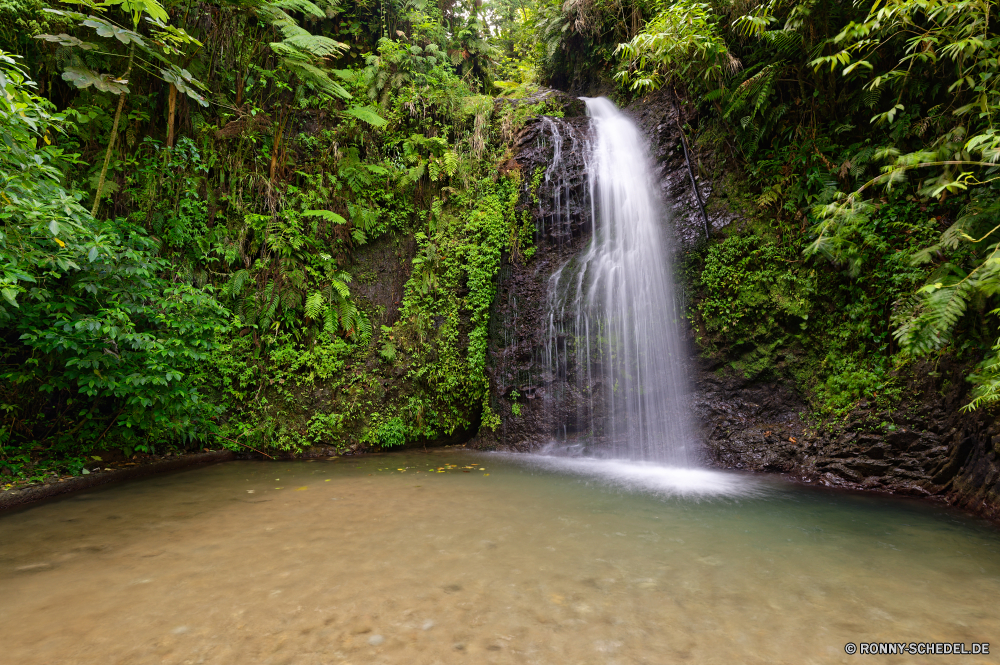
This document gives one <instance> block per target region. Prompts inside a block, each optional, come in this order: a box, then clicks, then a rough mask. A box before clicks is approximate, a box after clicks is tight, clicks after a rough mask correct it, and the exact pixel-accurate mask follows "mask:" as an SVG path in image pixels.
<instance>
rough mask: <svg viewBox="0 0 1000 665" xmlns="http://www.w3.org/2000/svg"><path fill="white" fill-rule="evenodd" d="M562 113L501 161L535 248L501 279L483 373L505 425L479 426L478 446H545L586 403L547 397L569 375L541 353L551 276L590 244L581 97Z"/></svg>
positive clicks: (534, 126)
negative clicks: (512, 176)
mask: <svg viewBox="0 0 1000 665" xmlns="http://www.w3.org/2000/svg"><path fill="white" fill-rule="evenodd" d="M560 94H561V93H560ZM563 112H564V114H565V117H564V118H562V119H554V118H549V117H545V116H543V117H541V118H537V119H534V120H532V121H530V122H529V123H528V124H527V125H526V126H525V127H524V129H523V130H521V132H520V134H519V135H518V136H517V138H516V139H515V142H514V146H513V149H512V151H511V154H512V158H511V159H510V160H509V161H508V162H506V163H505V164H504V165H503V166H502V167H501V168H502V170H505V171H509V170H513V169H517V170H519V171H520V172H521V174H522V177H523V181H524V184H523V190H522V195H521V199H520V202H519V204H518V207H517V211H518V215H519V216H521V215H523V214H527V215H528V216H529V217H530V219H531V220H532V221H533V223H534V226H535V240H534V250H535V251H534V255H533V256H531V257H530V258H527V257H525V256H523V255H522V256H508V257H506V260H505V261H504V263H503V265H502V266H501V268H500V271H499V274H498V275H497V278H496V289H497V291H496V297H495V298H494V302H493V307H492V309H491V312H490V347H489V357H488V360H487V369H486V372H487V375H488V376H489V379H490V395H489V404H490V408H491V409H492V410H493V411H494V412H495V413H497V414H498V415H499V416H500V419H501V424H500V427H499V428H498V429H497V430H496V431H495V432H491V431H489V430H488V429H486V428H483V429H481V430H480V433H479V435H478V436H477V437H476V439H474V440H473V441H472V442H471V443H470V446H473V447H478V448H483V449H497V448H503V449H507V450H522V451H523V450H530V449H532V448H535V447H537V446H540V445H542V444H544V443H547V442H548V441H549V440H550V439H551V437H552V435H553V434H554V433H555V432H557V431H562V428H563V426H564V425H567V424H568V427H569V428H572V427H573V425H572V423H574V422H576V420H577V417H578V414H579V408H578V405H579V404H580V403H582V402H583V400H581V399H579V396H578V395H573V394H570V395H562V396H561V399H559V400H555V401H558V404H555V403H554V402H555V401H554V400H552V399H546V398H547V397H549V398H550V397H552V396H553V391H554V390H557V389H560V388H561V387H562V386H563V384H564V383H565V380H564V379H565V377H561V379H560V377H553V376H552V375H551V373H550V371H549V369H548V365H547V363H546V361H545V357H544V339H543V330H544V329H545V326H544V325H543V321H544V318H545V316H546V299H547V294H548V281H549V277H550V276H551V275H552V273H553V272H555V271H556V270H557V269H558V268H559V267H560V266H561V265H563V264H564V263H565V262H566V261H568V260H569V259H570V258H572V257H573V256H575V255H576V254H578V253H579V252H580V251H581V250H582V249H583V248H584V247H585V246H586V244H587V242H588V241H589V239H590V234H591V229H590V211H589V203H588V199H587V181H586V173H585V164H584V156H585V152H584V151H585V149H586V142H587V140H588V138H589V133H590V121H589V119H588V118H586V117H585V115H584V113H585V107H584V106H583V103H582V102H580V101H579V100H572V101H567V102H566V103H564V104H563ZM533 181H534V182H537V183H538V185H539V186H538V187H537V189H536V188H535V187H534V186H533ZM515 395H516V397H515ZM543 404H544V405H545V406H543ZM518 411H519V412H520V413H517V412H518Z"/></svg>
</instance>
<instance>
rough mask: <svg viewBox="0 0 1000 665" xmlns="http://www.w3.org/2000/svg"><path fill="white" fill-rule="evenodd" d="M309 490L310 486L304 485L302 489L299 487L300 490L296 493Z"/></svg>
mask: <svg viewBox="0 0 1000 665" xmlns="http://www.w3.org/2000/svg"><path fill="white" fill-rule="evenodd" d="M307 489H309V486H308V485H303V486H302V487H299V488H298V489H296V490H295V491H296V492H301V491H302V490H307Z"/></svg>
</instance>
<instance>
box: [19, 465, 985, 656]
mask: <svg viewBox="0 0 1000 665" xmlns="http://www.w3.org/2000/svg"><path fill="white" fill-rule="evenodd" d="M703 473H707V475H705V476H703V477H701V478H694V479H692V478H690V477H687V478H685V477H684V474H682V473H680V474H679V473H678V472H676V471H671V470H663V469H657V468H654V467H647V466H643V465H630V464H625V463H618V466H615V465H613V464H612V465H608V464H603V463H594V462H590V461H586V460H566V459H554V458H542V457H527V456H523V457H517V456H501V455H490V454H475V453H469V452H465V451H460V450H454V449H446V450H439V451H435V452H427V453H424V452H420V453H396V454H385V455H376V456H370V457H363V458H357V459H352V458H341V459H337V460H333V461H316V462H267V463H263V462H234V463H228V464H221V465H217V466H211V467H206V468H200V469H196V470H192V471H188V472H184V473H178V474H175V475H171V476H164V477H158V478H153V479H149V480H144V481H137V482H133V483H129V484H125V485H120V486H116V487H111V488H106V489H103V490H97V491H92V492H88V493H85V494H77V495H73V496H70V497H67V498H65V499H62V500H59V501H54V502H50V503H46V504H42V505H37V506H34V507H31V508H28V509H24V510H21V511H19V512H16V513H8V514H5V515H0V589H2V591H0V600H2V602H0V645H2V647H0V662H2V663H102V664H104V663H234V664H236V663H239V664H249V663H289V664H291V663H295V664H299V663H301V664H306V663H324V664H325V663H414V664H419V663H470V664H471V663H552V664H559V665H563V664H576V663H650V664H663V663H726V664H729V663H840V662H844V663H849V662H854V661H856V660H858V659H861V660H865V661H874V662H882V663H893V662H899V663H904V662H905V663H920V662H941V659H942V658H944V659H945V660H947V661H948V662H962V663H976V662H983V663H986V662H993V661H994V660H995V659H996V658H997V656H995V655H991V656H915V655H903V656H862V655H854V656H849V655H847V654H846V653H845V651H844V646H845V644H846V643H847V642H854V643H858V642H862V641H864V642H907V643H909V642H964V643H966V644H969V643H972V642H991V643H996V644H995V646H993V645H991V647H992V648H991V650H992V651H995V652H1000V611H998V610H997V605H996V603H997V598H998V597H1000V556H998V551H1000V534H998V533H997V531H996V530H995V529H993V528H992V527H989V526H987V525H984V524H982V523H980V522H977V521H974V520H971V519H968V518H965V517H963V516H960V515H956V514H954V513H951V512H948V511H945V510H943V509H941V508H938V507H935V506H933V505H931V504H927V503H919V504H918V503H913V502H907V501H899V500H894V499H892V498H887V497H878V496H860V495H853V494H842V493H834V492H828V491H823V490H819V489H814V488H803V487H797V486H790V485H786V484H784V483H781V482H780V481H768V480H766V479H761V478H759V477H747V476H740V475H734V474H723V473H709V472H703Z"/></svg>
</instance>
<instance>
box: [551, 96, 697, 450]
mask: <svg viewBox="0 0 1000 665" xmlns="http://www.w3.org/2000/svg"><path fill="white" fill-rule="evenodd" d="M584 101H585V102H586V104H587V111H588V114H589V115H590V116H591V122H592V137H593V138H592V139H591V141H590V144H589V145H588V147H587V152H586V158H585V159H586V168H587V177H588V182H589V198H590V213H591V221H592V224H593V239H592V242H591V244H590V246H589V248H588V249H587V250H586V251H585V252H584V253H583V254H582V255H580V256H578V257H576V258H574V259H572V260H570V261H569V262H567V263H566V264H565V265H563V266H561V267H560V268H559V269H558V270H556V272H555V273H554V274H553V275H552V277H551V279H550V281H549V292H548V313H547V320H546V322H545V325H546V326H547V331H546V335H545V337H546V342H545V350H544V355H545V358H544V359H543V360H544V362H545V364H546V365H547V366H548V369H549V372H550V376H551V377H552V381H553V390H552V393H553V396H556V395H557V394H558V393H559V389H558V384H559V382H560V381H563V382H575V385H574V388H575V390H574V391H573V392H574V394H575V395H576V406H575V408H576V411H577V422H576V423H575V427H574V429H576V430H577V431H581V430H583V431H588V432H589V435H590V437H591V439H592V441H593V442H594V444H595V445H594V446H591V452H592V453H594V454H598V455H602V456H612V457H616V458H625V459H633V460H643V461H650V462H657V463H660V464H668V465H672V466H691V464H692V463H693V462H694V450H693V442H694V440H695V439H694V437H693V436H692V427H691V425H690V424H689V420H688V417H687V414H686V409H685V396H686V379H685V375H684V368H683V360H682V358H683V356H684V345H683V343H682V341H681V335H680V329H679V319H680V316H681V310H680V307H679V306H678V304H677V302H676V300H675V298H674V292H673V285H672V280H671V262H670V254H669V252H668V251H667V247H666V243H665V238H664V234H663V232H662V228H661V227H662V225H663V220H664V209H663V207H662V206H661V204H660V202H659V200H658V198H657V196H656V194H655V190H654V185H653V181H652V178H651V173H650V168H649V159H648V156H647V153H646V149H645V145H644V143H643V140H642V136H641V135H640V133H639V130H638V128H637V127H636V126H635V125H634V124H633V123H632V122H631V121H630V120H629V119H628V118H627V117H625V115H623V114H622V113H621V112H620V111H619V110H618V109H617V108H616V107H615V106H614V104H612V103H611V102H610V101H608V100H607V99H604V98H598V99H587V98H585V99H584ZM557 159H558V157H557ZM554 434H556V435H557V437H559V435H560V434H562V433H560V432H555V433H554ZM559 438H562V437H559Z"/></svg>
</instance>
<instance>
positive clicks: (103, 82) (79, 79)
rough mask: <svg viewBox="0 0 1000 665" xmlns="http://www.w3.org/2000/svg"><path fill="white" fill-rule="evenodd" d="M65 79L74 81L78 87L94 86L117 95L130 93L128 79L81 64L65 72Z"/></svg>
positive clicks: (70, 81)
mask: <svg viewBox="0 0 1000 665" xmlns="http://www.w3.org/2000/svg"><path fill="white" fill-rule="evenodd" d="M62 78H63V80H64V81H67V82H69V83H72V84H73V85H74V86H76V87H77V88H81V89H82V88H89V87H90V86H94V87H95V88H97V89H98V90H100V91H102V92H110V93H112V94H115V95H121V94H128V91H129V90H128V85H127V83H128V81H126V80H124V79H119V78H115V77H114V76H112V75H111V74H98V73H97V72H95V71H93V70H91V69H88V68H86V67H81V66H70V67H67V68H66V71H64V72H63V74H62Z"/></svg>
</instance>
